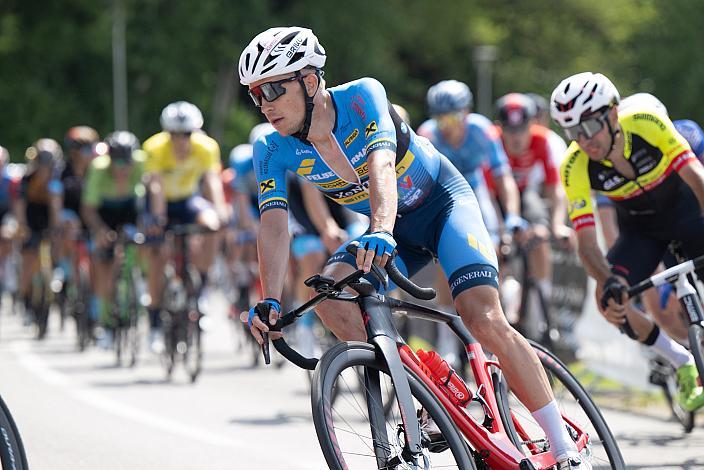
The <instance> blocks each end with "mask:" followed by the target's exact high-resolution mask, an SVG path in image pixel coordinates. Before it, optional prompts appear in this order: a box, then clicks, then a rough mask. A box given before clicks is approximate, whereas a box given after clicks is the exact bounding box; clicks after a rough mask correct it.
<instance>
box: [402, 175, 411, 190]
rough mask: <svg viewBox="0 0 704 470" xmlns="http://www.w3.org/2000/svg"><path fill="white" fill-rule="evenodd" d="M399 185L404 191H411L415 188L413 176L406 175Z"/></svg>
mask: <svg viewBox="0 0 704 470" xmlns="http://www.w3.org/2000/svg"><path fill="white" fill-rule="evenodd" d="M398 185H399V186H400V187H401V188H403V189H411V188H412V187H413V180H412V179H411V175H406V176H405V177H403V178H401V181H399V182H398Z"/></svg>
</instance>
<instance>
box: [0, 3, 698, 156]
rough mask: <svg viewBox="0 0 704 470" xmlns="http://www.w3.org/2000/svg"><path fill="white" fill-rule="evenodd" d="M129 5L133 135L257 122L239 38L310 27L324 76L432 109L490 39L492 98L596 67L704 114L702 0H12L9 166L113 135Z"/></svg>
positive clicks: (1, 49)
mask: <svg viewBox="0 0 704 470" xmlns="http://www.w3.org/2000/svg"><path fill="white" fill-rule="evenodd" d="M116 1H122V2H123V4H124V6H125V8H126V11H127V27H126V35H127V45H126V48H127V74H128V93H129V123H130V128H131V130H133V131H134V132H135V133H136V134H137V135H138V136H139V137H140V138H142V139H145V138H147V137H148V136H149V135H151V134H152V133H154V132H156V131H158V128H159V120H158V118H159V113H160V111H161V109H162V108H163V107H164V105H166V104H167V103H169V102H171V101H174V100H180V99H184V100H188V101H192V102H194V103H195V104H197V105H198V106H199V107H200V108H201V109H202V110H203V111H204V114H205V116H206V126H207V127H208V130H209V131H210V132H211V133H213V134H214V135H215V136H216V138H218V139H219V140H220V142H221V144H222V145H223V148H224V151H227V150H229V148H231V147H232V146H233V145H235V144H237V143H240V142H241V141H243V140H245V139H246V136H247V133H248V131H249V129H250V128H251V126H252V125H253V124H255V123H257V122H258V121H259V120H260V116H258V115H257V112H256V109H255V108H254V107H253V106H251V104H250V100H249V98H248V97H247V95H246V91H245V90H244V87H241V86H240V85H239V83H238V80H237V77H236V62H237V59H238V57H239V54H240V52H241V51H242V49H243V47H244V46H245V45H246V44H247V42H248V41H249V40H251V38H252V37H254V35H255V34H257V33H258V32H260V31H262V30H264V29H266V28H268V27H271V26H276V25H292V24H298V25H304V26H308V27H311V28H313V30H314V31H315V32H316V34H317V35H318V37H319V38H320V40H321V42H322V43H323V45H324V46H325V48H326V51H327V53H328V63H327V65H326V79H327V82H328V85H335V84H338V83H343V82H345V81H348V80H351V79H355V78H359V77H362V76H374V77H376V78H378V79H379V80H380V81H381V82H382V83H384V84H385V86H386V88H387V92H388V94H389V97H390V98H391V99H392V100H393V101H395V102H398V103H400V104H402V105H404V106H406V107H407V108H408V109H409V111H410V112H411V116H412V118H413V120H414V121H415V122H416V123H419V122H420V120H421V119H423V117H424V113H425V92H426V90H427V88H428V86H430V85H432V84H433V83H436V82H437V81H439V80H442V79H445V78H455V79H459V80H463V81H466V82H467V83H469V85H470V87H472V88H473V89H474V88H475V86H476V76H475V75H476V70H475V66H474V64H473V62H472V51H473V50H474V48H475V47H476V46H478V45H483V44H489V45H494V46H496V48H497V51H498V60H497V62H496V63H495V65H494V80H493V82H494V88H493V89H494V94H495V96H499V95H502V94H504V93H506V92H509V91H535V92H538V93H542V94H544V95H547V94H549V93H550V92H551V91H552V89H553V88H554V86H555V85H556V84H557V83H558V82H559V81H560V80H561V79H562V78H564V77H565V76H567V75H569V74H572V73H576V72H579V71H584V70H593V71H601V72H603V73H605V74H607V75H608V76H609V77H611V78H612V80H613V81H614V83H615V84H616V86H617V87H618V88H619V89H620V90H621V92H622V94H624V95H625V94H628V93H631V92H634V91H649V92H652V93H655V94H656V95H657V96H659V97H660V98H661V99H662V100H663V101H664V102H665V103H666V104H667V105H668V107H669V109H670V113H671V114H672V115H673V116H675V117H685V116H686V117H689V118H693V119H698V120H702V119H704V111H702V110H701V106H699V103H700V102H701V101H702V98H703V96H702V95H703V94H704V90H702V87H701V86H699V84H700V82H701V78H700V77H701V76H702V72H704V71H703V70H702V68H704V60H703V59H704V57H703V56H704V49H702V48H701V47H698V46H699V45H700V44H702V43H704V41H702V37H701V36H702V33H701V32H700V28H699V25H700V24H703V21H704V9H702V8H701V4H700V2H698V1H697V0H673V1H672V2H664V1H657V0H622V1H619V2H614V1H611V0H592V1H590V2H584V1H581V0H563V1H561V2H555V1H552V0H532V1H530V2H528V1H512V0H435V1H432V2H428V1H426V0H404V1H401V0H387V1H384V2H378V1H373V0H360V1H356V2H347V3H339V2H329V1H325V0H307V1H305V2H304V1H301V0H296V1H285V0H240V1H237V2H233V1H228V0H200V1H199V2H189V1H185V0H63V1H62V2H50V1H48V0H36V1H31V2H27V1H21V0H6V1H4V2H2V4H0V5H1V6H0V64H2V74H1V75H0V106H1V108H0V109H2V113H0V144H2V145H4V146H6V147H8V148H9V149H10V151H11V154H12V155H13V157H14V159H15V160H17V159H19V158H21V155H22V151H23V149H24V148H25V147H26V146H27V145H29V144H30V143H31V142H32V141H33V140H35V139H36V138H38V137H40V136H50V137H54V138H57V139H59V140H60V139H61V137H62V136H63V134H64V132H65V130H66V129H67V128H68V127H70V126H72V125H76V124H80V123H84V124H89V125H93V126H94V127H96V128H97V129H98V131H99V132H100V133H101V134H102V135H104V134H106V133H107V132H110V131H111V130H113V105H112V27H113V25H112V23H113V7H114V2H116Z"/></svg>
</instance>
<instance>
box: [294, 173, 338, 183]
mask: <svg viewBox="0 0 704 470" xmlns="http://www.w3.org/2000/svg"><path fill="white" fill-rule="evenodd" d="M299 174H300V173H299ZM334 176H335V172H334V171H326V172H325V173H317V174H315V175H305V177H306V179H307V180H308V181H322V180H326V179H330V178H333V177H334Z"/></svg>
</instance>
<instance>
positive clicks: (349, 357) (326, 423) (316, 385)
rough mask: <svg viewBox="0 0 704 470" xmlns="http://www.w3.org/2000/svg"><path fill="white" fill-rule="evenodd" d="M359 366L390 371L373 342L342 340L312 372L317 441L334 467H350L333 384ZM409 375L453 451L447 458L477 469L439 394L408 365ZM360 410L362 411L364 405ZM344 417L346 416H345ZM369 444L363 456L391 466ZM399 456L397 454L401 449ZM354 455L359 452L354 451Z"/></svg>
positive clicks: (416, 394) (337, 469)
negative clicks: (342, 442)
mask: <svg viewBox="0 0 704 470" xmlns="http://www.w3.org/2000/svg"><path fill="white" fill-rule="evenodd" d="M356 366H362V367H364V368H365V370H372V371H375V372H372V373H376V372H379V373H381V374H388V370H387V368H386V366H385V364H383V362H382V361H381V360H380V359H379V358H378V357H377V353H376V351H375V348H374V346H373V345H371V344H368V343H360V342H343V343H339V344H337V345H336V346H334V347H333V348H331V349H330V350H328V351H327V352H326V353H325V354H324V355H323V357H322V358H321V360H320V363H319V364H318V367H317V368H316V370H315V373H314V375H313V392H312V394H311V404H312V409H313V423H314V425H315V430H316V434H317V436H318V442H319V443H320V447H321V450H322V452H323V455H324V456H325V460H326V462H327V463H328V466H329V467H330V468H331V469H335V470H341V469H347V468H348V462H347V461H346V459H345V456H344V452H343V451H342V450H341V449H340V446H339V442H340V440H339V439H338V437H340V436H342V437H343V438H344V437H345V436H346V434H343V433H340V434H339V436H338V434H337V433H336V427H335V423H334V422H333V415H334V412H335V410H333V409H332V394H333V387H334V385H335V383H336V381H337V379H338V378H339V377H340V376H341V374H342V373H343V372H344V371H345V370H346V369H350V368H354V367H356ZM406 377H407V378H408V382H409V384H410V386H411V393H412V394H413V396H414V398H415V399H416V400H417V401H418V402H419V403H420V405H421V406H422V409H425V410H426V411H427V412H428V413H429V415H430V416H431V417H432V418H433V420H434V421H435V424H437V426H438V428H439V430H440V431H441V432H442V434H443V436H444V437H445V441H446V445H447V450H449V451H450V452H451V456H450V454H446V455H445V458H447V457H452V458H453V459H454V461H455V463H456V465H457V467H458V468H462V469H475V468H476V466H475V464H474V461H473V459H472V457H471V453H470V450H469V448H468V447H467V445H466V444H465V442H464V440H463V438H462V437H461V436H460V434H459V433H458V431H457V429H456V428H455V425H454V423H453V422H452V421H451V420H450V418H449V416H448V415H447V412H446V411H445V410H444V408H443V407H442V405H441V404H440V402H439V401H438V399H437V397H435V396H434V395H433V394H432V393H431V392H430V391H429V390H428V389H427V387H426V386H425V384H423V382H422V381H421V380H420V379H419V378H418V377H416V375H415V374H414V373H413V372H412V371H410V370H409V369H406ZM367 395H368V394H365V397H366V396H367ZM365 401H366V400H365ZM377 408H378V407H377ZM360 411H362V409H361V407H360ZM363 413H364V411H362V414H363ZM382 414H383V412H382ZM379 418H380V419H381V420H384V421H385V420H386V418H385V417H384V416H381V417H378V416H377V419H379ZM366 419H369V418H366ZM341 421H344V418H342V419H341ZM376 422H378V421H376ZM364 426H368V427H366V432H367V433H369V432H370V431H371V433H372V434H375V433H376V434H378V429H377V430H376V432H375V429H374V426H372V425H371V424H368V423H367V425H364ZM401 426H402V425H400V424H399V428H400V429H402V428H401ZM384 427H385V428H387V429H388V423H386V425H385V426H384ZM399 432H401V431H399ZM357 436H358V437H360V438H361V437H362V436H359V435H357ZM391 437H393V436H391ZM396 437H397V438H398V437H399V434H397V436H396ZM424 444H427V441H424ZM365 445H366V444H365ZM372 445H373V444H372ZM366 447H367V448H368V449H370V450H369V451H371V452H372V455H366V456H363V457H366V458H371V459H373V460H375V462H376V463H377V468H391V467H387V466H386V465H383V464H380V463H379V456H378V454H377V455H374V451H373V450H371V447H370V446H369V445H366ZM369 451H367V452H369ZM423 455H424V456H427V457H428V458H429V457H430V454H429V453H428V452H427V448H426V452H424V454H423ZM352 456H353V453H349V454H348V455H347V460H349V459H350V457H352ZM396 456H398V453H397V454H396ZM354 457H357V456H356V455H354ZM367 462H368V461H367ZM393 468H396V467H393ZM431 468H432V467H431ZM443 468H452V467H443Z"/></svg>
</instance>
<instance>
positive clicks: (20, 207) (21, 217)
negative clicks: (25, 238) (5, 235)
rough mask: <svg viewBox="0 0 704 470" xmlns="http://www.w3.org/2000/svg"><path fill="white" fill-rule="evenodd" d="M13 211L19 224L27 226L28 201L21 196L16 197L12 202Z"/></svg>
mask: <svg viewBox="0 0 704 470" xmlns="http://www.w3.org/2000/svg"><path fill="white" fill-rule="evenodd" d="M12 213H13V214H14V215H15V219H17V225H19V226H20V227H26V226H27V203H26V202H25V200H24V199H22V198H21V197H17V198H15V200H14V201H13V202H12Z"/></svg>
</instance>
